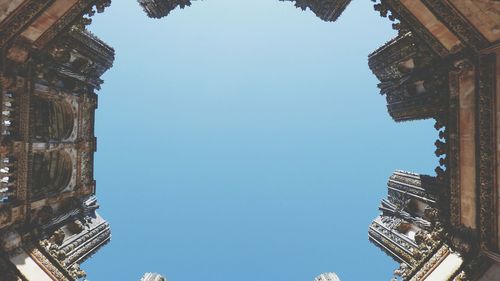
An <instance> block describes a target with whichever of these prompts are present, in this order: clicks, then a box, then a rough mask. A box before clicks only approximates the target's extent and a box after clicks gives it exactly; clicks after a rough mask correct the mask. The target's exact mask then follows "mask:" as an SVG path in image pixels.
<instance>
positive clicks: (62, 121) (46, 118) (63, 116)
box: [32, 96, 74, 140]
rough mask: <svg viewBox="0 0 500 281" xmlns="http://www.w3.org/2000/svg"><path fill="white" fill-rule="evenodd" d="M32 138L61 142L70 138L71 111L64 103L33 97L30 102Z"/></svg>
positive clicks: (71, 128)
mask: <svg viewBox="0 0 500 281" xmlns="http://www.w3.org/2000/svg"><path fill="white" fill-rule="evenodd" d="M32 109H33V115H34V118H33V123H34V124H33V127H34V136H35V138H36V139H40V140H63V139H67V138H69V137H70V136H71V133H72V132H73V126H74V118H73V109H72V108H71V105H70V104H68V103H67V102H66V101H62V100H58V101H54V100H49V99H45V98H42V97H37V96H35V97H34V98H33V100H32Z"/></svg>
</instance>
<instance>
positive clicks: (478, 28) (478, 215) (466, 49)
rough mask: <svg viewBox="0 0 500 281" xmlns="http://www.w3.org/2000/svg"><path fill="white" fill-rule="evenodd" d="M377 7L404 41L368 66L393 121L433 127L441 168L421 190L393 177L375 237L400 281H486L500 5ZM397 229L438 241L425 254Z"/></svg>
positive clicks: (494, 251) (499, 106) (495, 191)
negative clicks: (431, 123) (415, 208)
mask: <svg viewBox="0 0 500 281" xmlns="http://www.w3.org/2000/svg"><path fill="white" fill-rule="evenodd" d="M374 2H376V3H375V10H377V11H379V12H380V14H381V15H382V16H383V17H388V18H389V19H390V20H391V21H393V22H394V24H393V27H394V28H395V29H397V30H398V36H397V37H396V38H394V39H393V40H391V41H389V42H387V43H386V44H385V45H384V46H382V47H381V48H379V49H378V50H376V51H375V52H373V53H372V54H371V55H370V56H369V66H370V68H371V70H372V71H373V73H374V74H375V75H376V76H377V78H378V79H379V80H380V84H379V88H380V90H381V94H383V95H385V96H386V99H387V107H388V111H389V114H390V115H391V116H392V118H393V119H394V120H395V121H409V120H418V119H426V118H434V119H435V120H436V126H435V127H436V129H437V130H438V132H439V139H438V140H437V141H436V143H435V144H436V156H438V157H439V165H438V167H437V168H436V175H437V176H436V178H435V180H434V182H435V183H437V184H431V185H430V186H431V187H432V188H430V189H428V188H424V189H418V188H415V186H414V184H415V183H418V182H419V180H420V183H421V184H422V186H423V178H422V177H421V176H420V179H419V180H417V181H413V182H412V183H410V182H409V181H408V175H404V176H403V174H401V173H400V172H397V173H395V174H394V175H393V176H392V177H391V180H390V181H389V197H388V200H383V202H382V206H381V208H380V209H381V210H382V215H381V216H379V217H378V218H377V219H375V221H374V222H373V223H372V225H371V226H370V229H369V238H370V240H371V241H373V242H374V243H375V244H376V245H377V246H379V247H381V248H382V249H383V250H384V251H386V253H388V254H389V255H390V256H392V257H394V258H395V259H396V260H397V261H398V262H400V263H402V266H401V268H400V269H399V270H397V271H396V273H397V274H398V275H399V276H400V277H398V278H401V279H403V280H480V278H481V276H482V275H484V274H485V272H487V271H488V269H489V268H490V267H492V266H497V265H498V264H499V263H500V258H499V257H500V251H499V250H500V248H499V244H500V243H499V242H500V237H499V230H500V224H499V222H498V221H499V217H500V216H499V214H500V212H499V211H500V209H499V206H500V205H498V203H497V201H498V200H497V199H496V198H498V196H499V192H500V184H499V181H498V179H497V177H498V174H499V172H500V166H499V163H500V161H499V158H498V157H499V155H500V154H498V152H500V151H498V147H499V146H498V145H499V144H500V142H499V137H500V130H499V129H500V126H499V125H498V124H497V120H500V119H499V118H500V102H498V101H499V100H500V95H499V92H498V89H499V88H500V80H499V78H500V71H499V70H500V64H499V63H500V59H499V53H500V47H499V46H500V33H499V32H497V30H498V26H499V24H500V3H498V1H488V0H481V1H463V0H457V1H435V0H416V1H413V0H401V1H396V0H376V1H374ZM395 178H398V179H404V182H405V184H396V183H395V182H394V179H395ZM397 181H400V180H397ZM417 185H418V184H417ZM401 187H405V188H407V189H408V191H404V192H403V193H401ZM410 190H411V191H410ZM418 190H420V191H419V192H420V193H421V194H419V195H415V194H416V191H418ZM401 194H403V195H404V198H408V197H411V200H420V201H419V203H418V204H417V205H418V206H424V204H427V205H425V206H430V207H432V208H433V209H434V210H436V214H438V216H437V220H436V222H434V223H433V222H432V221H429V220H428V219H430V218H428V217H427V214H426V213H422V212H420V213H412V212H410V211H409V209H408V208H410V207H411V206H412V205H411V204H410V205H404V204H402V202H403V201H402V200H401V199H398V198H399V197H400V195H401ZM417 197H418V198H420V199H416V198H417ZM405 200H406V199H405ZM410 202H412V201H410ZM412 204H413V203H412ZM420 211H422V210H420ZM432 212H434V211H432ZM422 219H424V220H427V222H425V223H423V221H421V220H422ZM428 223H430V226H432V228H426V225H428ZM401 224H403V225H405V228H406V227H409V229H418V231H421V230H422V229H423V230H425V231H427V232H429V231H431V232H430V233H431V235H432V231H435V229H436V228H435V227H438V231H439V233H440V234H439V235H440V237H442V238H439V239H437V240H432V241H433V242H432V243H433V247H432V248H431V249H428V250H426V251H427V252H426V253H425V254H424V255H422V253H421V251H420V250H419V248H420V247H421V246H420V245H421V243H418V241H416V240H415V239H413V240H412V239H411V238H412V235H413V234H412V232H405V233H401V231H400V230H401V227H400V225H401ZM403 232H404V231H403ZM413 232H415V231H413ZM415 233H418V232H415ZM426 244H428V243H427V242H426ZM415 253H417V255H416V256H415ZM446 268H448V269H446ZM450 268H451V269H450ZM452 269H453V270H452ZM435 278H438V279H435ZM395 279H396V278H395ZM396 280H397V279H396Z"/></svg>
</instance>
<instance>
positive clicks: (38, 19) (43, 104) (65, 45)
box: [0, 0, 114, 280]
mask: <svg viewBox="0 0 500 281" xmlns="http://www.w3.org/2000/svg"><path fill="white" fill-rule="evenodd" d="M109 5H110V1H103V0H98V1H89V0H71V1H63V0H50V1H32V0H24V1H22V0H15V1H0V11H3V12H2V13H3V14H1V15H0V48H1V49H2V54H3V56H2V60H1V61H0V82H1V83H0V103H1V106H2V112H1V115H0V126H1V132H0V139H1V147H0V240H1V242H2V243H1V245H2V247H1V248H0V255H2V256H3V260H4V262H7V263H10V264H8V266H7V267H6V268H8V269H6V271H2V274H0V275H1V277H2V278H3V277H4V276H3V275H4V272H5V274H7V272H9V273H8V274H10V275H12V276H17V278H20V280H76V279H78V278H81V277H83V276H85V273H84V272H83V271H82V270H81V269H80V268H79V264H80V263H82V262H83V261H84V260H85V259H86V258H88V257H89V256H90V255H91V254H93V253H94V252H95V251H97V250H98V249H99V248H100V247H101V246H102V245H104V244H106V243H107V242H108V241H109V240H110V237H111V235H110V229H109V225H108V223H107V222H106V221H104V220H103V219H102V218H101V217H100V216H99V215H98V214H97V213H96V212H95V210H96V209H97V202H96V199H95V197H94V195H95V181H94V178H93V161H94V152H95V149H96V138H95V136H94V111H95V109H96V108H97V95H96V90H98V89H99V88H100V85H101V83H102V82H103V81H102V80H101V79H100V77H101V75H102V74H103V73H104V72H105V71H106V70H107V69H109V68H110V67H111V66H112V64H113V60H114V50H113V49H112V48H111V47H109V46H108V45H106V44H105V43H104V42H102V41H101V40H100V39H98V38H96V37H95V36H94V35H92V34H91V33H90V32H88V31H87V30H86V29H85V25H86V24H88V23H90V18H88V17H89V16H91V15H93V14H94V13H95V12H102V11H103V10H104V8H105V7H107V6H109ZM2 278H0V280H4V279H2ZM11 280H15V279H11Z"/></svg>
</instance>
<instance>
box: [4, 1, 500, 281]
mask: <svg viewBox="0 0 500 281" xmlns="http://www.w3.org/2000/svg"><path fill="white" fill-rule="evenodd" d="M281 1H293V0H281ZM138 2H139V4H140V5H141V6H142V7H143V9H144V10H145V12H146V13H147V14H148V16H150V17H153V18H161V17H164V16H167V15H168V14H169V13H170V12H171V11H172V10H174V9H175V8H177V7H180V8H184V7H185V6H189V5H190V4H191V1H189V0H139V1H138ZM349 2H350V0H295V6H296V7H298V8H301V9H302V10H306V9H310V10H311V11H312V12H314V13H315V14H316V15H317V16H318V17H319V18H321V19H322V20H324V21H335V20H337V19H338V17H339V16H340V14H341V13H342V11H344V9H345V8H346V7H347V5H348V4H349ZM373 2H375V10H377V11H379V12H380V14H381V15H382V16H383V17H388V18H389V19H390V20H391V21H393V22H394V24H393V27H394V28H395V29H397V30H398V36H397V37H396V38H394V39H392V40H390V41H389V42H387V43H386V44H384V45H383V46H382V47H380V48H379V49H378V50H376V51H374V52H373V53H372V54H370V55H369V58H368V62H369V67H370V69H371V70H372V72H373V73H374V74H375V76H376V77H377V78H378V79H379V80H380V83H379V88H380V93H381V94H382V95H384V96H385V98H386V99H387V108H388V112H389V114H390V116H391V117H392V118H393V119H394V120H395V121H411V120H418V119H426V118H434V119H435V120H436V125H435V127H436V129H437V130H438V135H439V138H438V140H437V141H436V143H435V145H436V155H437V156H438V158H439V165H438V166H437V167H436V169H435V171H436V176H434V177H431V176H423V175H418V174H412V173H408V172H403V171H397V172H395V173H394V174H393V175H392V176H391V178H390V179H389V182H388V197H387V199H384V200H382V203H381V205H380V208H379V209H380V211H381V214H380V215H379V216H378V217H377V218H376V219H375V220H374V221H373V223H372V224H371V225H370V228H369V239H370V241H372V242H373V243H374V244H376V245H377V246H379V247H380V248H382V249H383V250H384V251H385V252H386V253H387V254H389V255H390V256H391V257H393V258H394V259H395V260H396V261H398V262H399V263H400V264H401V266H400V268H399V269H397V270H396V271H395V277H394V280H398V279H402V280H410V281H421V280H455V281H459V280H485V278H488V277H486V276H495V274H496V272H498V271H499V270H498V268H500V235H499V233H500V219H499V218H500V203H499V201H500V200H498V198H500V179H499V178H498V175H499V174H500V164H499V163H500V158H499V157H500V122H499V121H498V120H500V94H499V90H498V89H500V80H499V77H500V2H499V1H494V0H476V1H469V0H454V1H451V0H373ZM109 5H110V0H39V1H38V0H37V1H35V0H11V1H2V0H0V49H1V50H2V59H1V60H0V104H1V107H2V109H1V114H0V273H1V276H0V277H1V278H0V280H3V279H5V280H75V279H78V278H80V277H82V276H84V275H85V273H84V272H83V271H81V269H80V268H79V264H80V263H81V262H83V261H84V260H85V259H86V258H88V257H89V256H90V255H92V254H93V253H95V251H97V250H98V249H99V248H100V247H101V246H103V245H104V244H106V243H107V242H108V241H109V240H110V228H109V225H108V223H107V222H106V221H105V220H103V219H102V218H101V217H100V216H99V215H98V214H97V213H96V212H95V210H96V209H97V207H98V205H97V202H96V198H95V196H94V195H95V181H94V179H93V155H94V152H95V149H96V138H95V136H94V111H95V109H96V108H97V95H96V90H99V88H100V85H101V84H102V82H103V81H102V80H101V78H100V77H101V75H102V74H103V73H104V72H105V71H106V70H107V69H109V68H110V67H111V66H112V64H113V60H114V51H113V49H112V48H111V47H109V46H107V45H106V44H105V43H104V42H102V41H101V40H100V39H98V38H96V37H95V36H93V35H92V34H91V33H90V32H88V31H87V30H86V29H85V26H86V25H88V24H90V22H91V18H90V17H91V16H92V15H93V14H95V13H96V12H102V11H103V10H104V9H105V8H106V7H107V6H109ZM157 277H158V276H156V275H149V277H147V276H145V278H157ZM330 277H331V276H330ZM2 278H3V279H2ZM158 278H159V277H158ZM322 278H323V277H322ZM324 278H327V277H324ZM332 278H333V277H332ZM153 280H154V279H153ZM327 280H328V279H327Z"/></svg>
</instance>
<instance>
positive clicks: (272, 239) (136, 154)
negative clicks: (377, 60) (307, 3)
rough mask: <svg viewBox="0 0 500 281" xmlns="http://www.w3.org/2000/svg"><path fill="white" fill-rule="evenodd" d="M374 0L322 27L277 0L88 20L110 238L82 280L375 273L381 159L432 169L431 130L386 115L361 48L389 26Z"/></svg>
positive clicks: (377, 40)
mask: <svg viewBox="0 0 500 281" xmlns="http://www.w3.org/2000/svg"><path fill="white" fill-rule="evenodd" d="M372 4H373V3H372V2H370V1H368V0H365V1H361V0H355V1H353V3H351V5H350V6H349V7H348V8H347V10H346V11H345V12H344V14H343V15H342V16H341V17H340V19H339V20H338V21H337V22H336V23H325V22H322V21H321V20H320V19H318V18H316V17H315V16H314V14H313V13H312V12H310V11H306V12H302V11H301V10H299V9H296V8H295V7H294V6H293V3H289V2H279V1H277V0H237V1H235V0H206V1H203V2H200V1H197V2H194V3H193V5H192V6H191V7H189V8H187V9H184V10H175V11H174V12H173V13H172V14H171V15H169V16H168V17H167V18H164V19H161V20H153V19H149V18H148V17H147V16H146V15H145V13H144V12H143V11H142V9H141V8H140V7H139V5H138V4H137V3H136V1H134V0H128V1H124V0H115V1H113V4H112V6H111V7H110V8H108V9H107V11H106V12H105V13H104V14H100V15H97V16H95V17H94V23H93V24H92V26H91V29H92V30H93V32H94V33H95V34H96V35H98V36H99V37H100V38H102V39H103V40H105V41H106V42H107V43H108V44H110V45H111V46H113V47H114V48H115V49H116V61H115V66H114V67H113V68H112V69H111V70H109V71H108V72H107V73H106V74H105V76H104V79H105V84H104V85H103V88H102V90H101V91H100V92H99V109H98V111H97V116H96V135H97V137H98V151H97V153H96V161H95V177H96V180H97V193H98V198H99V200H100V203H101V209H100V213H101V214H102V215H103V216H104V217H105V218H106V219H107V220H109V222H110V223H111V226H112V231H113V237H112V241H111V243H110V244H108V245H107V246H106V247H104V248H103V249H102V250H101V251H99V252H98V253H97V254H96V255H95V256H94V257H93V258H91V259H90V260H88V261H87V262H86V263H85V264H84V269H85V270H86V271H87V272H88V273H89V277H90V280H92V281H96V280H97V281H99V280H138V279H139V278H140V277H141V275H142V274H143V273H144V272H146V271H153V272H159V273H161V274H164V275H166V276H167V278H168V279H169V281H201V280H203V281H271V280H272V281H312V280H313V279H314V277H315V276H316V275H318V274H320V273H322V272H325V271H335V272H337V273H338V275H339V277H340V278H341V279H342V281H365V280H389V279H390V277H391V276H392V271H393V270H394V269H395V268H396V267H397V265H396V264H395V262H393V261H392V259H390V258H389V257H387V256H386V255H385V254H384V253H383V252H382V251H380V250H379V249H378V248H376V247H375V246H374V245H372V244H370V243H369V242H368V238H367V229H368V225H369V223H370V221H371V220H372V219H373V218H374V217H375V216H376V215H377V214H378V209H377V207H378V204H379V202H380V200H381V199H382V198H383V197H385V194H386V192H387V191H386V182H387V178H388V177H389V176H390V174H391V173H392V172H393V171H394V170H395V169H405V170H409V171H413V172H421V173H428V174H431V175H433V174H434V173H433V168H434V167H435V166H436V164H437V159H436V158H435V156H434V145H433V143H434V140H435V138H436V136H437V134H436V132H435V130H434V129H433V127H432V126H433V124H434V122H433V121H421V122H410V123H400V124H396V123H395V122H393V121H392V120H391V118H390V117H389V115H388V114H387V111H386V104H385V98H384V97H382V96H380V95H379V94H378V89H377V87H376V85H377V80H376V79H375V77H374V76H373V75H372V73H371V72H370V70H369V68H368V65H367V55H368V54H369V53H370V52H371V51H373V50H375V49H376V48H377V47H379V46H381V45H382V44H383V43H384V42H386V41H388V40H389V39H391V38H392V37H393V36H395V32H394V31H393V30H392V29H391V22H390V21H389V20H387V19H384V18H381V17H380V16H379V15H378V12H375V11H374V10H373V7H372Z"/></svg>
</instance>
